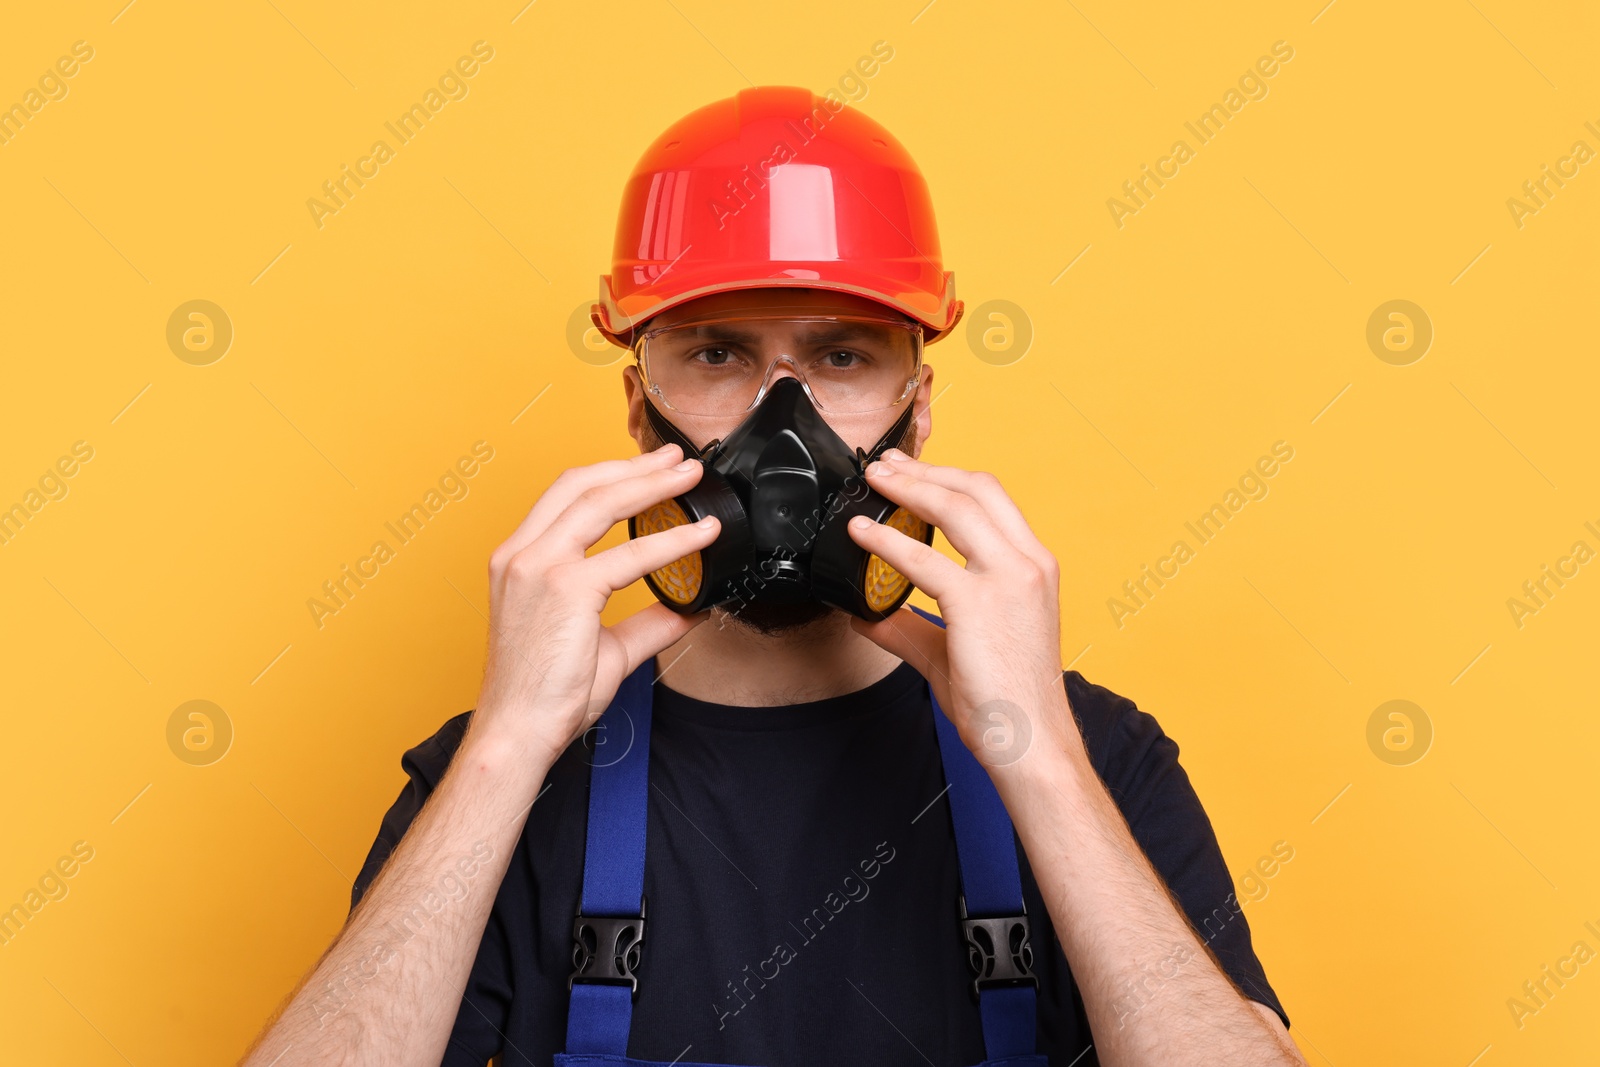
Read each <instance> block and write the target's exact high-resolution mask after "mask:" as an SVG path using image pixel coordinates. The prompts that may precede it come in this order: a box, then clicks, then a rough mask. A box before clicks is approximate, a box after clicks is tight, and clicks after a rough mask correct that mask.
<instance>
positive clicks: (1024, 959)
mask: <svg viewBox="0 0 1600 1067" xmlns="http://www.w3.org/2000/svg"><path fill="white" fill-rule="evenodd" d="M961 933H962V935H963V936H964V937H965V938H966V939H967V962H968V963H970V964H972V970H973V972H974V974H975V975H976V977H974V978H973V979H972V995H973V997H974V998H976V997H977V996H978V995H979V994H980V993H981V992H982V989H983V987H984V986H1016V985H1022V984H1024V983H1028V982H1031V983H1033V986H1034V988H1035V989H1037V988H1038V986H1039V979H1038V976H1036V975H1035V974H1034V973H1033V943H1032V941H1031V940H1030V933H1031V930H1030V927H1029V924H1028V909H1027V907H1026V906H1024V907H1023V909H1022V914H1021V915H1001V916H992V917H984V918H977V919H972V918H968V917H967V895H966V894H965V893H963V894H961Z"/></svg>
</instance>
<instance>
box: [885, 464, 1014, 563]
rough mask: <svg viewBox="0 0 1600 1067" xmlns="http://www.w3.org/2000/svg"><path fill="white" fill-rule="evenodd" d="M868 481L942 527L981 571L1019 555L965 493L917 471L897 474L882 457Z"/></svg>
mask: <svg viewBox="0 0 1600 1067" xmlns="http://www.w3.org/2000/svg"><path fill="white" fill-rule="evenodd" d="M867 483H868V484H869V485H871V486H872V488H874V489H876V490H877V491H878V492H880V493H882V494H883V495H884V496H886V497H888V498H889V499H890V500H893V501H894V502H895V503H896V504H904V505H905V506H906V507H908V508H910V509H911V510H912V511H913V512H915V513H916V514H917V515H919V516H921V517H922V518H924V519H927V520H928V521H929V522H931V523H933V524H934V525H935V526H937V527H939V528H940V529H941V530H943V531H944V536H945V538H946V539H947V540H948V541H949V542H950V544H951V545H953V546H954V547H955V550H956V551H957V552H959V553H961V554H962V555H963V556H965V557H966V559H967V562H968V564H969V565H971V564H975V565H976V568H977V569H978V570H986V569H991V568H994V567H998V566H1003V565H1004V564H1005V563H1006V562H1007V561H1008V560H1011V559H1014V558H1015V557H1016V556H1017V555H1019V554H1020V550H1019V549H1018V548H1017V547H1016V546H1015V545H1013V544H1012V543H1011V541H1010V540H1009V539H1008V538H1007V537H1006V536H1005V535H1004V534H1002V533H1001V532H1000V528H999V527H998V526H996V525H995V524H994V522H993V521H992V520H991V519H990V518H989V516H988V514H987V513H986V512H985V511H984V508H983V505H982V504H980V503H978V502H977V501H976V500H974V499H973V498H972V497H970V496H968V495H967V494H965V493H960V492H956V491H955V490H953V489H946V488H945V487H944V486H942V485H935V484H934V483H933V482H930V481H926V480H924V479H923V478H921V477H918V476H917V475H915V474H909V473H898V472H896V471H895V470H894V467H893V465H892V464H889V463H885V462H884V461H882V460H878V461H877V462H874V463H871V464H869V465H868V466H867Z"/></svg>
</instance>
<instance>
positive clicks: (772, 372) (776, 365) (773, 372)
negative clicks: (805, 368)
mask: <svg viewBox="0 0 1600 1067" xmlns="http://www.w3.org/2000/svg"><path fill="white" fill-rule="evenodd" d="M799 372H800V368H799V367H798V366H797V365H796V364H795V361H794V357H793V356H786V355H785V356H779V357H778V358H776V359H774V360H773V361H772V365H771V366H769V367H768V368H767V388H769V389H770V388H772V383H773V382H776V381H777V380H778V379H779V378H796V379H798V378H799V377H800V373H799Z"/></svg>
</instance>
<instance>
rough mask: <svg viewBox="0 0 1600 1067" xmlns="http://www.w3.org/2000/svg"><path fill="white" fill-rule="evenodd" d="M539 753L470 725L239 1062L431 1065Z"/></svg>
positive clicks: (544, 762)
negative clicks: (320, 951) (327, 941)
mask: <svg viewBox="0 0 1600 1067" xmlns="http://www.w3.org/2000/svg"><path fill="white" fill-rule="evenodd" d="M548 768H549V757H548V755H545V754H542V753H538V752H536V751H533V750H530V749H529V748H527V747H525V746H519V745H516V744H513V743H509V742H501V741H491V740H488V739H482V738H479V739H475V738H474V737H473V735H472V733H471V732H470V731H469V733H468V735H467V737H466V738H464V739H463V741H462V744H461V747H460V749H459V750H458V751H457V753H456V756H455V758H454V759H453V760H452V762H451V764H450V767H449V769H448V770H447V771H446V773H445V775H444V777H443V778H442V779H441V780H440V782H439V785H438V787H437V788H436V789H435V790H434V791H433V793H432V794H431V795H430V796H429V798H428V800H427V802H426V803H425V804H424V805H423V807H422V810H421V811H420V812H418V813H417V816H416V818H415V820H414V821H413V822H412V824H411V827H410V829H409V830H408V831H407V832H406V835H405V837H404V838H403V839H402V840H401V842H400V844H399V846H398V847H397V848H396V849H395V851H394V853H393V855H391V856H390V857H389V860H388V862H387V863H385V864H384V867H383V870H382V872H381V873H380V874H379V875H378V877H377V878H376V879H375V880H374V881H373V883H372V885H371V886H370V887H369V888H368V890H367V892H366V893H365V895H364V896H363V897H362V899H361V903H360V905H359V906H358V907H357V908H356V910H355V913H354V914H353V915H352V916H351V917H350V920H349V921H348V922H347V923H346V925H345V927H344V929H343V930H342V931H341V932H340V934H339V936H338V937H337V938H336V939H335V941H334V943H333V945H332V946H331V947H330V948H329V949H328V951H327V952H326V953H325V954H324V955H323V957H322V959H321V960H320V961H319V962H318V963H317V965H316V966H315V967H314V968H313V969H312V971H311V973H310V974H309V975H307V976H306V978H305V979H304V980H303V981H302V982H301V984H300V986H299V987H298V988H297V989H296V991H295V993H294V994H293V996H292V997H291V998H290V1000H289V1001H288V1003H287V1004H286V1005H285V1006H284V1007H283V1009H282V1010H281V1012H280V1013H279V1015H278V1017H277V1018H276V1019H275V1020H274V1021H273V1023H272V1024H271V1025H270V1026H269V1027H268V1028H267V1029H266V1030H265V1031H264V1032H263V1033H262V1035H261V1036H260V1037H259V1038H258V1039H257V1042H256V1044H255V1046H254V1047H253V1048H252V1049H251V1051H250V1052H249V1054H248V1055H247V1056H246V1057H245V1059H244V1060H243V1061H242V1064H241V1067H266V1065H268V1064H271V1065H273V1067H292V1065H296V1064H318V1065H322V1064H351V1065H353V1064H383V1065H385V1067H389V1065H409V1064H419V1065H420V1064H427V1065H429V1067H433V1065H437V1064H438V1063H439V1062H440V1060H441V1059H442V1058H443V1056H444V1050H445V1046H446V1044H447V1042H448V1041H449V1037H450V1031H451V1028H452V1027H453V1025H454V1023H455V1018H456V1013H457V1010H458V1009H459V1008H460V1005H461V994H462V990H463V989H464V988H465V986H466V984H467V979H468V976H469V975H470V973H471V970H472V964H473V961H474V959H476V957H477V951H478V945H479V942H480V941H481V940H482V937H483V930H484V926H485V924H486V923H487V921H488V916H489V911H490V908H491V906H492V904H493V903H494V899H495V895H496V893H497V892H498V891H499V887H500V882H501V880H502V879H503V878H504V876H505V872H506V867H507V865H508V864H509V862H510V858H511V853H512V850H513V848H514V846H515V845H516V842H517V839H518V838H519V837H520V835H521V833H522V827H523V824H524V822H525V821H526V819H527V813H528V809H529V808H530V807H531V805H532V803H533V800H534V799H535V797H536V795H537V790H538V788H539V785H540V783H541V782H542V781H543V779H544V775H545V771H546V770H548Z"/></svg>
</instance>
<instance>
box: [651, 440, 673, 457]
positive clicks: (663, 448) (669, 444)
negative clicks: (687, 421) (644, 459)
mask: <svg viewBox="0 0 1600 1067" xmlns="http://www.w3.org/2000/svg"><path fill="white" fill-rule="evenodd" d="M675 447H677V446H676V445H674V444H672V442H670V441H669V442H667V443H666V444H664V445H662V446H661V447H660V448H658V449H656V450H655V451H654V452H652V453H650V454H651V455H653V456H659V455H661V453H663V452H666V451H668V450H669V449H672V448H675Z"/></svg>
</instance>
